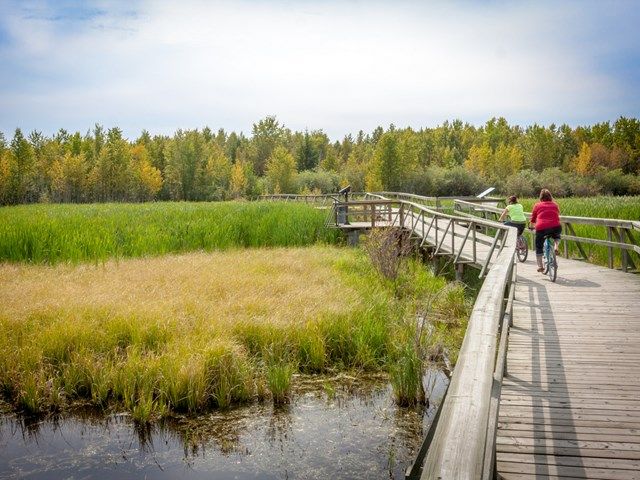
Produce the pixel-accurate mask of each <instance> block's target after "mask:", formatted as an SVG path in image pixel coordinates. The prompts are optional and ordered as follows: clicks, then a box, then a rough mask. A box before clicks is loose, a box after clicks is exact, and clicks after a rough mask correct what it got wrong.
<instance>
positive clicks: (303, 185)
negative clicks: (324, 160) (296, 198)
mask: <svg viewBox="0 0 640 480" xmlns="http://www.w3.org/2000/svg"><path fill="white" fill-rule="evenodd" d="M338 190H340V176H339V175H338V174H337V173H335V172H327V171H325V170H305V171H303V172H300V173H299V174H298V191H299V192H301V193H302V192H304V191H307V192H319V193H333V192H337V191H338Z"/></svg>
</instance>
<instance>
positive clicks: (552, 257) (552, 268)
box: [547, 242, 558, 282]
mask: <svg viewBox="0 0 640 480" xmlns="http://www.w3.org/2000/svg"><path fill="white" fill-rule="evenodd" d="M549 243H550V244H551V242H549ZM547 275H549V280H551V281H552V282H555V281H556V277H557V275H558V262H556V251H555V249H554V247H552V246H551V245H549V264H548V268H547Z"/></svg>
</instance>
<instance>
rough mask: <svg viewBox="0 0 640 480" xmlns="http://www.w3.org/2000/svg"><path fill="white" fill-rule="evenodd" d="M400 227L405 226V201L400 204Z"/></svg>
mask: <svg viewBox="0 0 640 480" xmlns="http://www.w3.org/2000/svg"><path fill="white" fill-rule="evenodd" d="M400 228H404V203H401V204H400Z"/></svg>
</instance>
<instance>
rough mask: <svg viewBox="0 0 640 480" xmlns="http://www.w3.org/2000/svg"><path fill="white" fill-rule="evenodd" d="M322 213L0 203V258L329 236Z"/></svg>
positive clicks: (104, 254) (227, 205) (92, 257)
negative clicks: (0, 205)
mask: <svg viewBox="0 0 640 480" xmlns="http://www.w3.org/2000/svg"><path fill="white" fill-rule="evenodd" d="M325 215H326V213H325V212H323V211H320V210H317V209H315V208H313V207H311V206H308V205H304V204H282V203H273V202H252V203H245V202H224V203H186V202H185V203H171V202H167V203H142V204H94V205H70V204H65V205H22V206H15V207H1V208H0V262H1V261H10V262H31V263H48V264H55V263H58V262H65V261H70V262H76V263H77V262H84V261H104V260H106V259H108V258H111V257H117V258H123V257H140V256H148V255H162V254H166V253H179V252H188V251H195V250H205V251H211V250H224V249H229V248H234V247H275V246H286V247H288V246H302V245H310V244H313V243H316V242H318V241H322V242H333V241H334V240H335V239H336V235H337V233H336V232H335V231H334V230H328V229H325V228H323V226H324V219H325Z"/></svg>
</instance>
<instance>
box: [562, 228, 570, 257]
mask: <svg viewBox="0 0 640 480" xmlns="http://www.w3.org/2000/svg"><path fill="white" fill-rule="evenodd" d="M564 233H565V234H566V235H569V224H568V223H565V224H564ZM568 243H569V242H567V241H566V240H565V241H564V242H562V244H563V245H562V248H563V249H564V258H569V245H568Z"/></svg>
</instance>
